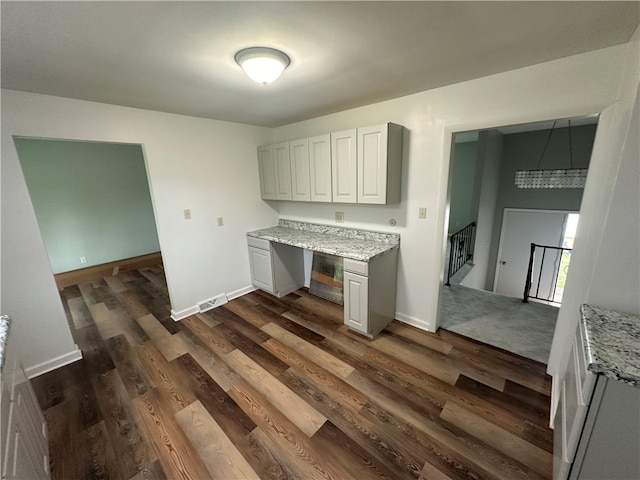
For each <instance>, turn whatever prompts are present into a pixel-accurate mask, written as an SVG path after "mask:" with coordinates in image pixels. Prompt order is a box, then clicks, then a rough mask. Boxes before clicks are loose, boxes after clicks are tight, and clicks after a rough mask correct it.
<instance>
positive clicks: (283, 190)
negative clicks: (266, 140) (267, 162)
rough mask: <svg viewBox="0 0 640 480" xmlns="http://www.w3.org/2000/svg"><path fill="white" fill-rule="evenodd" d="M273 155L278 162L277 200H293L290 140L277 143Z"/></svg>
mask: <svg viewBox="0 0 640 480" xmlns="http://www.w3.org/2000/svg"><path fill="white" fill-rule="evenodd" d="M273 156H274V158H275V162H276V200H291V198H292V196H291V160H290V157H289V142H283V143H277V144H275V145H274V146H273Z"/></svg>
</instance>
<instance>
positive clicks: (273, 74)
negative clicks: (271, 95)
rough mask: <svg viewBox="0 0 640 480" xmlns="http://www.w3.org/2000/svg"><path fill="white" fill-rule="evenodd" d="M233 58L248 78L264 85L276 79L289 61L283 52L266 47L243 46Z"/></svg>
mask: <svg viewBox="0 0 640 480" xmlns="http://www.w3.org/2000/svg"><path fill="white" fill-rule="evenodd" d="M235 59H236V63H237V64H238V65H240V66H241V67H242V69H243V70H244V72H245V73H246V74H247V75H248V76H249V78H251V79H252V80H254V81H256V82H258V83H262V84H265V85H266V84H267V83H271V82H273V81H274V80H276V79H277V78H278V77H279V76H280V75H281V74H282V72H284V69H285V68H287V66H289V62H290V60H289V57H288V56H287V55H286V54H285V53H283V52H281V51H280V50H275V49H273V48H267V47H251V48H245V49H244V50H240V51H239V52H238V53H236V56H235Z"/></svg>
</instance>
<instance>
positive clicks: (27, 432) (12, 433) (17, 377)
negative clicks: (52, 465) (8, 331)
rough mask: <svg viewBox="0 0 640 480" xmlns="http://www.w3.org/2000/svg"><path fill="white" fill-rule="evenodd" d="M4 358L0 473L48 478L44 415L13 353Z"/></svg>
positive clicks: (10, 352)
mask: <svg viewBox="0 0 640 480" xmlns="http://www.w3.org/2000/svg"><path fill="white" fill-rule="evenodd" d="M9 343H10V342H9ZM6 360H7V362H6V363H5V365H4V368H3V369H2V378H1V383H2V388H1V390H0V391H1V393H0V407H1V410H0V412H1V415H2V419H1V420H2V421H1V422H0V424H1V425H2V427H1V428H2V430H1V431H0V455H1V457H0V466H1V467H2V471H1V472H0V473H1V474H2V478H3V479H5V478H6V479H29V480H31V479H33V480H36V479H46V478H49V452H48V441H47V425H46V422H45V420H44V416H43V415H42V411H41V410H40V406H39V405H38V400H37V398H36V395H35V392H34V391H33V389H32V387H31V383H30V382H29V379H28V378H27V377H26V375H25V374H24V370H23V369H22V366H21V365H20V362H19V361H18V359H17V356H16V355H15V352H13V351H11V350H10V349H8V350H7V358H6Z"/></svg>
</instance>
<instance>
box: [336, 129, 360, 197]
mask: <svg viewBox="0 0 640 480" xmlns="http://www.w3.org/2000/svg"><path fill="white" fill-rule="evenodd" d="M331 178H332V187H333V201H334V202H340V203H356V202H357V200H358V195H357V188H358V178H357V158H356V130H355V129H352V130H346V131H343V132H337V133H332V134H331Z"/></svg>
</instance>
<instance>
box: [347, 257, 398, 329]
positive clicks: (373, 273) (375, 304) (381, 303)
mask: <svg viewBox="0 0 640 480" xmlns="http://www.w3.org/2000/svg"><path fill="white" fill-rule="evenodd" d="M397 270H398V250H397V249H396V250H392V251H391V252H389V253H387V254H385V255H381V256H380V257H376V258H374V259H372V260H371V261H370V262H360V261H358V260H351V259H348V258H345V259H344V323H345V325H347V326H348V327H349V328H350V329H352V330H354V331H356V332H358V333H361V334H362V335H365V336H367V337H369V338H373V337H375V336H376V335H377V334H378V333H380V332H381V331H382V330H384V327H386V326H387V325H388V324H389V323H391V322H392V321H393V319H394V318H395V314H396V277H397Z"/></svg>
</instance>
